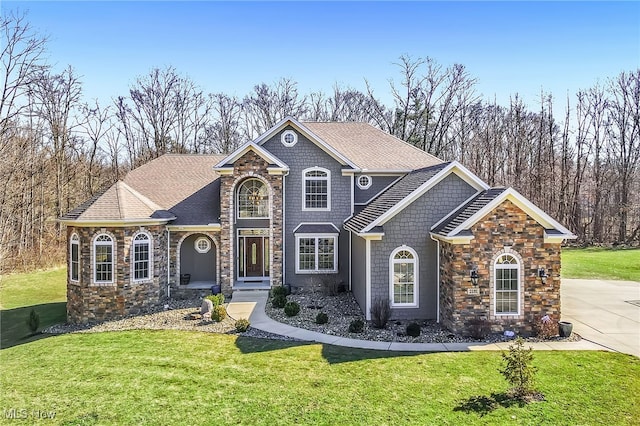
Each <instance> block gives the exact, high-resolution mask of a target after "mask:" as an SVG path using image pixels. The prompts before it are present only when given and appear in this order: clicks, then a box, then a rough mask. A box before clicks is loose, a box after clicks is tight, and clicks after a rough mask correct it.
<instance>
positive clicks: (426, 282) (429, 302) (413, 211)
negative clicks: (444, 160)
mask: <svg viewBox="0 0 640 426" xmlns="http://www.w3.org/2000/svg"><path fill="white" fill-rule="evenodd" d="M475 192H476V190H475V189H474V188H473V187H471V186H470V185H469V184H467V183H466V182H465V181H463V180H462V179H460V178H459V177H458V176H457V175H455V174H450V175H449V176H447V177H446V178H444V179H443V180H442V181H441V182H440V183H438V184H437V185H436V186H435V187H433V188H431V189H430V190H429V191H428V192H427V193H425V194H424V195H423V196H422V197H420V198H419V199H417V200H415V201H414V202H413V203H412V204H411V205H409V206H407V207H406V208H405V209H404V210H402V211H401V212H400V213H399V214H397V215H396V216H395V217H393V218H392V219H391V220H390V221H388V222H387V223H385V224H384V225H383V229H384V237H383V239H382V241H372V242H371V300H375V299H376V297H382V298H389V288H390V285H389V257H390V255H391V253H392V252H393V250H395V249H396V248H398V247H400V246H402V245H403V244H404V245H407V246H409V247H411V248H412V249H414V250H415V251H416V252H417V254H418V261H419V281H420V291H419V307H418V308H402V309H398V308H396V309H393V317H394V318H397V319H404V318H410V319H435V318H436V314H437V300H436V298H437V282H436V280H437V258H438V253H437V245H436V242H435V241H433V240H432V239H431V238H430V237H429V230H430V228H431V226H433V224H434V223H436V222H438V221H439V220H440V219H442V218H443V217H444V216H446V215H447V214H448V213H449V212H451V211H452V210H453V209H455V208H456V207H457V206H459V205H460V204H461V203H462V202H463V201H464V200H466V199H468V198H469V197H470V196H472V195H473V194H474V193H475Z"/></svg>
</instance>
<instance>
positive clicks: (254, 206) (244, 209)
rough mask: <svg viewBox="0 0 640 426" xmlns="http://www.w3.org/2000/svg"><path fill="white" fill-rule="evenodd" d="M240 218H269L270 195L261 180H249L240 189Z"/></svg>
mask: <svg viewBox="0 0 640 426" xmlns="http://www.w3.org/2000/svg"><path fill="white" fill-rule="evenodd" d="M238 217H239V218H242V219H245V218H254V219H255V218H262V219H266V218H268V217H269V193H268V191H267V186H266V185H265V184H264V182H262V181H261V180H259V179H248V180H246V181H244V182H243V183H242V184H241V185H240V188H239V189H238Z"/></svg>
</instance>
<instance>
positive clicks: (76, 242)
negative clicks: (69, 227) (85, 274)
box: [69, 233, 80, 281]
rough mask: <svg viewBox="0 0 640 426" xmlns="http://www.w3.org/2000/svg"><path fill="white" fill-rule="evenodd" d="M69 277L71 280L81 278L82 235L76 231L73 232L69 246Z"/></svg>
mask: <svg viewBox="0 0 640 426" xmlns="http://www.w3.org/2000/svg"><path fill="white" fill-rule="evenodd" d="M69 278H70V279H71V281H79V280H80V237H78V234H75V233H74V234H71V245H70V246H69Z"/></svg>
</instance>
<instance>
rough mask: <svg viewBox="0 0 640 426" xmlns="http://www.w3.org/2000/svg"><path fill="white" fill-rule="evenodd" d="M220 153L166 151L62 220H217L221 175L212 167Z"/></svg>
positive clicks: (193, 222)
mask: <svg viewBox="0 0 640 426" xmlns="http://www.w3.org/2000/svg"><path fill="white" fill-rule="evenodd" d="M222 158H223V156H222V155H187V154H166V155H163V156H161V157H158V158H156V159H154V160H152V161H150V162H148V163H146V164H144V165H142V166H140V167H138V168H136V169H134V170H131V171H130V172H129V173H127V175H126V176H125V178H124V179H123V180H122V181H119V182H117V183H115V184H114V185H112V186H111V187H109V188H107V189H106V190H105V191H103V192H101V193H99V194H97V195H96V196H95V197H93V198H91V199H90V200H88V201H87V202H85V203H83V204H82V205H80V206H79V207H78V208H76V209H74V210H72V211H71V212H69V213H67V214H65V215H64V216H63V217H61V218H60V220H61V221H62V222H74V223H83V224H87V223H94V222H95V223H100V222H114V223H129V222H131V221H139V222H140V221H146V222H150V223H151V222H167V221H169V220H172V219H175V221H174V222H173V224H178V225H180V224H184V225H207V224H211V223H217V222H218V221H219V216H220V211H219V206H220V202H219V196H220V195H219V190H218V188H219V180H218V177H219V175H218V173H216V172H215V171H214V170H213V168H212V166H213V165H214V164H216V163H217V162H218V161H220V160H221V159H222ZM142 194H144V195H142ZM176 217H177V219H176Z"/></svg>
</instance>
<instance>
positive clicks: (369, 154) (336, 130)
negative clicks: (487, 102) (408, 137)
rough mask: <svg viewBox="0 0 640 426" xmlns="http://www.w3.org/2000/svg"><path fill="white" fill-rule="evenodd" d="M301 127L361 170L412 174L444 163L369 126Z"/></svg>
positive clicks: (331, 124) (343, 124)
mask: <svg viewBox="0 0 640 426" xmlns="http://www.w3.org/2000/svg"><path fill="white" fill-rule="evenodd" d="M301 124H302V125H303V126H304V127H306V128H307V129H309V130H310V131H311V132H313V133H314V134H315V135H316V136H318V137H320V138H321V139H322V140H323V141H324V142H325V143H327V144H328V145H330V146H331V147H332V148H333V149H335V150H336V151H337V152H339V153H340V154H342V155H343V156H344V157H346V158H348V159H349V160H350V161H351V162H352V163H354V164H355V165H356V166H357V167H359V168H361V169H367V170H405V171H408V170H415V169H420V168H423V167H429V166H433V165H436V164H440V163H442V160H440V159H439V158H437V157H434V156H433V155H431V154H429V153H427V152H425V151H423V150H421V149H419V148H416V147H415V146H413V145H411V144H409V143H406V142H404V141H403V140H401V139H398V138H396V137H395V136H392V135H390V134H388V133H386V132H383V131H382V130H380V129H377V128H375V127H373V126H371V125H370V124H367V123H357V122H347V123H335V122H330V123H322V122H303V123H301Z"/></svg>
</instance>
